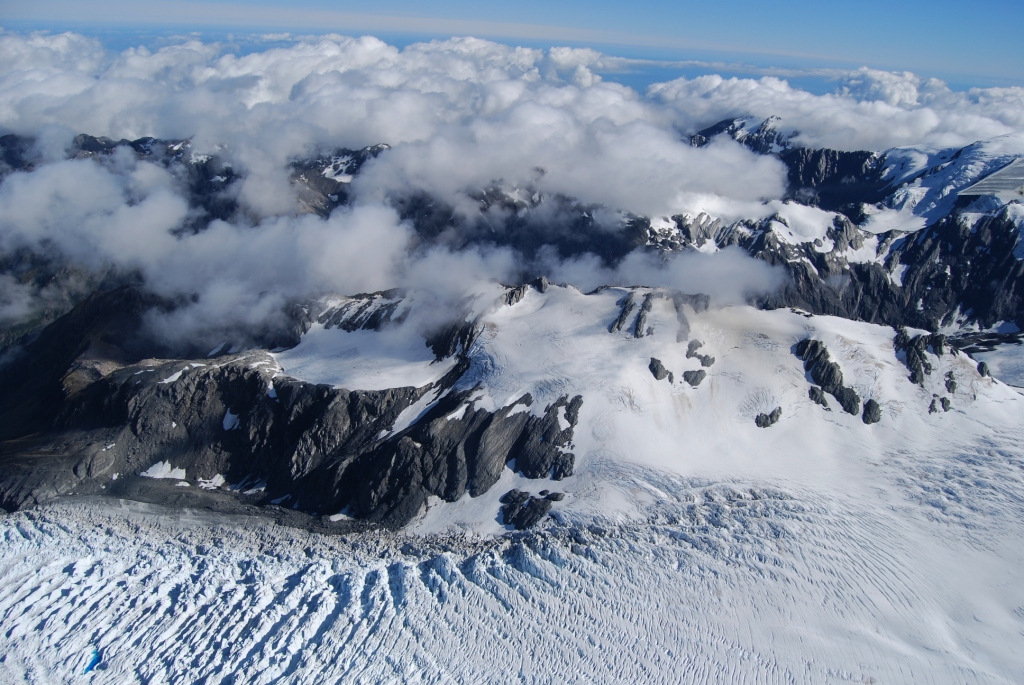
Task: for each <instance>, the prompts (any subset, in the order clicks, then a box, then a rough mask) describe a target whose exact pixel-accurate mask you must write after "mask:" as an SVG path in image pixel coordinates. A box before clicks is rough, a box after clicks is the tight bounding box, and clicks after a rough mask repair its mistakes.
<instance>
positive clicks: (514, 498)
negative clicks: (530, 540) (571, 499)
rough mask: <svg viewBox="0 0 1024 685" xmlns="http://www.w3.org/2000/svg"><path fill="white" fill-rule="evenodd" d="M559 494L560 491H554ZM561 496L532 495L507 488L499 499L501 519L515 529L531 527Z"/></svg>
mask: <svg viewBox="0 0 1024 685" xmlns="http://www.w3.org/2000/svg"><path fill="white" fill-rule="evenodd" d="M555 494H561V493H555ZM558 499H561V498H553V497H551V495H547V496H546V497H534V496H533V495H531V494H529V493H526V492H523V491H522V490H509V491H508V492H506V493H505V494H504V495H502V496H501V499H500V500H499V501H500V502H501V504H502V507H501V516H502V520H504V522H505V523H506V524H508V525H511V526H514V527H515V529H516V530H525V529H527V528H532V527H533V526H535V525H537V524H538V523H540V521H541V519H543V518H544V517H545V516H547V515H548V512H549V511H551V504H552V502H554V501H557V500H558Z"/></svg>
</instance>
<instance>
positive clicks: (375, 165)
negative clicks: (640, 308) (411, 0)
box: [0, 33, 1024, 336]
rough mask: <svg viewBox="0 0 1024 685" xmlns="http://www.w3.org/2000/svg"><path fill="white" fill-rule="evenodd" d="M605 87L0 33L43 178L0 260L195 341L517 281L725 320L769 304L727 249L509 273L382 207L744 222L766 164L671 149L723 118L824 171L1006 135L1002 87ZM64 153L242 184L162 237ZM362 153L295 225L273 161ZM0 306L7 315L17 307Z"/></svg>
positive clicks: (166, 212)
mask: <svg viewBox="0 0 1024 685" xmlns="http://www.w3.org/2000/svg"><path fill="white" fill-rule="evenodd" d="M616 66H622V62H621V60H616V58H612V57H608V56H605V55H602V54H601V53H599V52H596V51H593V50H586V49H569V48H556V49H552V50H549V51H541V50H534V49H528V48H515V47H509V46H505V45H500V44H496V43H492V42H488V41H483V40H477V39H473V38H461V39H452V40H448V41H434V42H430V43H422V44H416V45H412V46H409V47H408V48H405V49H403V50H399V49H397V48H395V47H393V46H390V45H387V44H386V43H384V42H382V41H380V40H377V39H375V38H371V37H364V38H347V37H343V36H333V35H331V36H321V37H313V38H308V39H302V40H299V41H297V42H296V43H295V44H294V45H292V46H290V47H286V48H271V49H267V50H264V51H261V52H254V53H252V54H248V55H244V56H236V55H233V54H229V53H226V52H225V48H224V46H221V45H218V44H204V43H202V42H199V41H195V40H190V41H187V42H183V43H181V44H179V45H172V46H169V47H165V48H162V49H160V50H156V51H150V50H146V49H143V48H138V49H132V50H127V51H125V52H123V53H120V54H109V53H106V52H104V51H103V49H102V48H101V47H100V45H99V44H98V43H96V42H95V41H93V40H90V39H86V38H83V37H81V36H76V35H73V34H62V35H58V36H47V35H42V34H33V35H28V36H26V35H19V34H14V33H0V132H7V131H10V132H16V133H20V134H27V135H34V136H37V137H38V139H39V142H38V144H37V147H38V151H39V153H40V154H41V161H42V162H49V163H43V164H41V166H39V167H38V168H37V169H36V170H35V171H33V172H31V173H27V174H14V175H12V176H10V177H8V178H7V179H5V180H4V181H3V183H2V184H0V249H3V250H10V249H12V248H13V247H16V246H19V245H30V246H33V247H34V248H36V249H39V250H50V249H57V250H59V251H60V252H61V253H62V254H63V255H64V256H65V257H66V258H67V259H69V260H71V261H73V262H74V263H76V264H79V265H82V266H85V267H87V268H90V269H95V270H102V269H107V268H111V267H113V268H116V269H120V270H135V271H138V272H139V273H141V274H143V276H144V277H145V279H146V282H147V284H148V285H149V287H151V288H152V289H153V290H155V291H156V292H158V293H161V294H165V295H169V296H173V295H181V294H197V295H198V297H197V298H195V301H194V302H193V304H192V305H190V306H188V307H187V308H184V309H181V310H179V311H178V312H177V313H175V314H174V315H173V316H172V317H170V318H164V319H161V320H160V321H159V322H157V324H156V325H159V326H162V327H163V332H164V333H165V334H167V335H181V336H186V335H188V334H189V331H192V330H193V329H194V328H195V326H196V324H197V322H210V321H217V322H219V323H221V324H223V325H240V326H245V325H254V324H256V323H258V322H261V321H266V320H267V319H268V318H272V317H273V315H274V313H275V312H278V311H279V310H280V307H281V305H282V303H284V302H285V301H287V300H288V299H290V298H298V297H307V296H310V295H314V294H316V293H317V292H320V291H323V290H335V291H340V292H347V293H353V292H358V291H372V290H378V289H383V288H388V287H393V286H398V285H406V286H412V287H420V288H424V289H426V290H427V291H429V293H430V295H429V296H425V299H429V298H430V297H435V298H436V301H437V302H438V303H442V304H439V305H438V306H443V303H444V302H447V301H448V299H449V298H452V297H455V296H456V295H457V294H458V293H459V292H462V291H465V290H466V289H467V288H468V289H472V285H471V284H473V283H477V282H483V281H488V280H491V281H493V280H506V279H513V278H515V277H517V275H520V274H522V273H523V272H524V271H526V270H529V269H536V268H543V269H547V270H548V272H549V273H550V274H551V275H552V277H555V278H557V279H558V280H568V281H575V282H579V283H581V284H584V283H586V284H590V285H597V284H599V283H598V282H599V281H600V280H601V279H610V280H611V281H614V282H634V283H640V282H644V281H648V282H650V281H651V280H652V279H654V280H658V281H659V282H660V283H661V284H664V285H672V286H674V287H680V288H683V289H687V290H703V291H710V292H712V293H713V294H715V295H716V296H718V297H720V299H723V300H735V299H738V298H742V297H744V296H745V295H746V294H749V292H751V291H755V290H763V289H766V288H771V287H774V285H775V284H776V280H775V279H776V278H777V275H775V274H774V272H772V271H771V270H766V269H767V267H765V266H764V265H763V264H760V263H755V262H753V261H752V260H750V259H748V258H745V257H742V256H741V255H739V254H738V253H734V252H731V251H726V252H725V253H723V254H722V255H718V256H716V257H711V258H708V257H692V258H691V257H686V258H682V259H677V260H675V261H672V262H670V263H668V264H667V265H662V264H660V263H654V262H651V261H650V259H649V257H646V256H643V255H640V254H636V255H632V256H630V257H629V258H627V259H626V260H625V261H623V262H622V264H620V265H619V266H618V267H617V268H615V269H609V268H608V267H606V266H603V265H602V264H600V263H599V262H598V261H597V260H596V259H591V258H589V257H583V258H578V259H576V260H573V261H571V262H558V261H557V260H551V259H548V260H547V261H544V260H542V261H541V262H540V263H539V264H533V265H529V266H524V265H523V264H521V263H520V258H519V257H518V256H517V255H516V254H515V253H513V252H512V251H510V250H508V249H483V248H472V249H469V250H463V251H460V252H453V251H450V250H448V249H446V248H440V247H435V248H429V249H428V248H425V247H424V246H423V245H421V244H419V243H417V240H416V237H415V235H414V231H413V229H412V227H411V226H409V225H408V224H406V223H403V222H401V221H400V220H399V217H398V216H397V215H396V213H395V211H394V210H393V209H392V208H390V206H389V204H388V199H389V197H392V196H394V195H395V194H396V193H402V192H405V191H407V190H411V189H419V190H425V191H427V192H430V193H432V194H434V195H436V196H438V197H440V198H441V199H442V200H445V201H447V202H448V203H450V204H451V205H452V206H454V207H456V209H457V210H458V211H462V212H464V213H466V214H467V215H472V214H473V213H475V212H476V211H478V210H477V207H478V205H477V203H476V201H475V200H472V199H471V197H470V195H469V194H468V193H469V192H472V191H473V189H475V188H480V187H482V186H485V185H487V184H489V183H491V182H492V181H501V182H502V183H504V184H506V185H507V186H515V185H519V186H527V185H529V186H531V187H533V188H536V189H537V190H539V191H540V192H541V193H544V194H547V195H549V196H550V195H552V194H564V195H567V196H571V197H575V198H578V199H579V200H581V201H582V202H584V203H587V204H592V205H602V206H605V207H607V208H609V210H610V211H609V214H612V215H614V211H625V212H633V213H637V214H643V215H650V216H666V215H671V214H673V213H676V212H686V211H690V212H694V213H695V212H696V211H697V210H707V211H713V213H715V214H716V215H717V216H722V217H734V218H738V217H739V216H751V217H754V216H763V215H765V214H766V213H770V211H774V210H773V209H772V208H773V207H776V206H777V198H779V197H780V196H781V195H782V193H783V192H784V189H785V188H784V181H785V169H784V167H783V166H782V165H781V163H779V162H778V161H777V160H775V159H773V158H770V157H760V156H757V155H755V154H753V153H751V152H750V151H748V150H747V149H745V148H743V147H742V146H740V145H738V144H736V143H734V142H733V141H731V140H728V139H724V138H721V139H718V140H716V141H714V142H713V144H711V145H709V146H707V147H705V148H700V149H697V148H693V147H691V146H689V145H688V144H687V143H686V142H685V140H686V134H688V133H691V132H693V131H694V130H696V129H697V128H699V127H702V126H706V125H708V124H711V123H714V122H715V121H717V120H719V119H722V118H725V117H728V116H738V115H744V114H751V115H754V116H763V117H767V116H769V115H777V116H781V117H782V118H783V121H784V124H785V125H786V126H789V127H791V128H793V129H796V130H799V132H800V137H799V140H800V141H802V142H804V143H806V144H810V145H822V146H831V147H837V148H842V149H861V148H868V149H883V148H886V147H889V146H894V145H912V144H913V145H961V144H965V143H969V142H972V141H973V140H976V139H979V138H987V137H992V136H996V135H1000V134H1003V133H1007V132H1010V131H1014V130H1022V129H1024V89H1019V88H1005V89H987V90H973V91H969V92H954V91H951V90H950V89H949V88H948V87H946V86H945V85H944V84H942V83H941V82H938V81H934V80H928V81H924V80H921V79H919V78H918V77H916V76H914V75H913V74H908V73H888V72H877V71H871V70H867V69H862V70H859V71H857V72H853V73H849V74H846V75H844V76H843V77H842V78H841V79H840V84H839V89H838V91H837V93H835V94H831V95H822V96H819V95H813V94H811V93H808V92H805V91H802V90H799V89H797V88H793V87H792V86H790V85H789V84H788V83H787V82H786V81H784V80H781V79H779V78H776V77H765V78H762V79H759V80H751V79H736V78H732V79H724V78H722V77H719V76H705V77H700V78H696V79H690V80H688V79H679V80H676V81H672V82H670V83H665V84H659V85H656V86H654V87H652V88H651V89H650V90H649V91H648V93H647V94H639V93H637V92H635V91H633V90H631V89H629V88H627V87H625V86H622V85H619V84H616V83H609V82H604V81H602V80H601V79H600V78H599V77H598V76H597V75H596V74H595V73H594V71H595V70H598V69H608V68H615V67H616ZM77 132H85V133H90V134H93V135H105V136H109V137H111V138H114V139H120V138H129V139H132V138H138V137H141V136H145V135H152V136H156V137H161V138H184V137H193V146H194V147H193V149H194V150H196V151H198V152H204V151H213V150H217V152H218V154H219V155H220V156H221V157H222V158H223V159H225V160H226V161H227V162H228V163H230V164H232V165H233V166H234V168H235V170H236V172H238V173H239V175H240V176H241V177H242V180H241V181H239V182H237V183H235V184H233V185H232V187H231V190H230V192H232V193H234V194H235V197H236V198H237V199H238V201H239V202H240V203H241V205H242V207H243V210H244V211H243V212H242V214H241V215H240V218H238V219H236V220H234V222H233V223H225V222H214V223H213V224H211V225H210V227H209V228H208V229H207V230H205V231H204V232H201V233H199V234H195V235H192V234H185V235H178V234H177V232H175V229H177V228H180V227H181V226H182V225H183V222H184V221H185V220H186V217H187V213H188V207H187V203H186V201H185V199H184V197H183V195H184V192H183V189H182V187H181V186H180V183H181V181H180V180H179V179H177V178H175V177H174V176H173V175H172V174H170V173H168V172H167V171H165V170H163V169H161V168H159V167H157V166H156V165H153V164H150V163H147V162H139V161H137V160H135V159H134V156H133V155H131V154H127V153H124V154H120V155H115V156H113V157H112V158H110V159H108V160H105V161H103V162H102V163H99V162H95V161H91V160H80V161H53V160H57V159H59V157H60V156H61V155H60V151H61V149H62V148H63V147H65V146H66V145H67V144H68V143H69V142H70V140H71V137H72V136H73V134H74V133H77ZM379 142H386V143H389V144H390V145H391V146H392V149H391V150H389V151H388V152H387V153H385V154H383V155H381V156H380V157H378V158H377V159H376V160H375V161H373V162H371V163H369V164H368V165H367V166H366V167H365V168H364V170H363V172H362V173H361V174H360V175H359V176H358V177H357V178H356V181H355V182H354V183H353V191H354V194H355V204H354V206H353V207H351V208H349V209H343V210H337V211H335V212H334V214H332V215H331V217H330V218H329V219H326V220H324V219H320V218H318V217H313V216H296V212H297V210H298V205H297V202H296V197H295V189H294V187H293V186H292V185H291V183H290V181H289V178H288V169H287V163H288V161H289V160H290V159H293V158H295V157H297V156H304V155H308V154H309V153H310V152H311V151H312V150H314V149H317V148H333V147H337V146H346V147H353V148H359V147H362V146H365V145H369V144H374V143H379ZM612 210H614V211H612ZM553 220H554V221H557V220H558V217H557V216H553ZM560 230H564V229H561V228H560ZM559 275H561V276H560V277H559ZM12 292H13V291H12ZM0 304H3V305H4V306H5V307H6V308H7V309H6V310H5V311H7V312H21V311H24V310H25V307H26V305H25V296H24V290H23V289H19V290H18V292H17V293H14V294H13V295H11V296H10V297H8V298H7V301H5V302H4V303H0ZM5 315H6V316H8V317H9V316H10V314H9V313H8V314H5Z"/></svg>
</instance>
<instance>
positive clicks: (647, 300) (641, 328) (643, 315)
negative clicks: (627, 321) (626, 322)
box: [633, 293, 654, 338]
mask: <svg viewBox="0 0 1024 685" xmlns="http://www.w3.org/2000/svg"><path fill="white" fill-rule="evenodd" d="M653 300H654V295H653V293H647V294H646V295H644V301H643V304H641V305H640V313H639V314H637V315H636V325H635V326H634V328H633V337H634V338H642V337H644V336H645V335H650V334H651V333H653V332H654V328H652V327H650V326H648V325H647V315H648V314H649V313H650V311H651V307H653V306H654V302H653Z"/></svg>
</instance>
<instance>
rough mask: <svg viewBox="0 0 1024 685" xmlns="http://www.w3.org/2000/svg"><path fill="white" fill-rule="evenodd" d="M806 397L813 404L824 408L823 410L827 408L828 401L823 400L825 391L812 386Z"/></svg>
mask: <svg viewBox="0 0 1024 685" xmlns="http://www.w3.org/2000/svg"><path fill="white" fill-rule="evenodd" d="M807 396H808V397H810V398H811V401H812V402H814V403H815V404H820V405H821V406H823V407H825V409H828V408H829V406H828V400H827V399H825V391H824V390H822V389H821V388H819V387H818V386H816V385H812V386H811V387H810V389H809V390H808V391H807Z"/></svg>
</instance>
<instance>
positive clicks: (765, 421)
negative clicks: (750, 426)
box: [754, 407, 782, 428]
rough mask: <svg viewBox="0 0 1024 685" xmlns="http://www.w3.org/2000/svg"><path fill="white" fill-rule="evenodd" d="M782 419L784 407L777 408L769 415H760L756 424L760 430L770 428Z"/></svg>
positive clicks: (755, 419) (756, 418) (755, 421)
mask: <svg viewBox="0 0 1024 685" xmlns="http://www.w3.org/2000/svg"><path fill="white" fill-rule="evenodd" d="M780 418H782V407H775V409H772V410H771V412H770V413H768V414H764V413H762V414H758V415H757V416H756V417H755V418H754V423H755V424H757V427H758V428H768V427H769V426H774V425H775V424H776V423H778V421H779V419H780Z"/></svg>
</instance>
